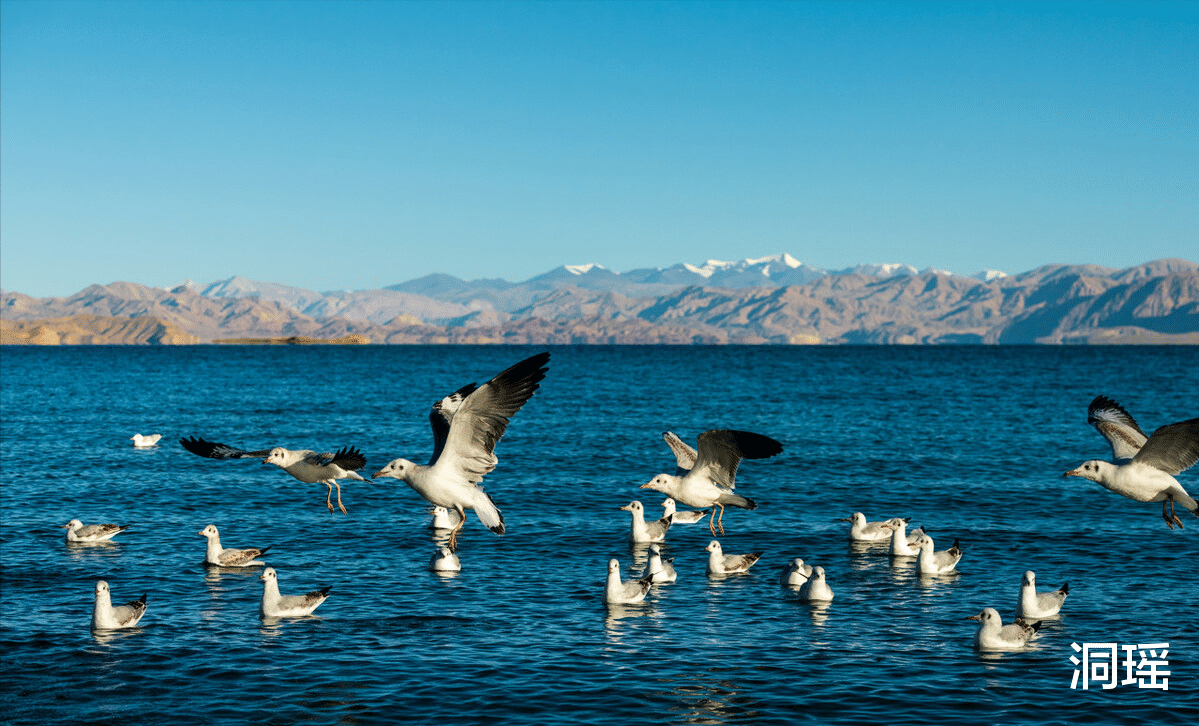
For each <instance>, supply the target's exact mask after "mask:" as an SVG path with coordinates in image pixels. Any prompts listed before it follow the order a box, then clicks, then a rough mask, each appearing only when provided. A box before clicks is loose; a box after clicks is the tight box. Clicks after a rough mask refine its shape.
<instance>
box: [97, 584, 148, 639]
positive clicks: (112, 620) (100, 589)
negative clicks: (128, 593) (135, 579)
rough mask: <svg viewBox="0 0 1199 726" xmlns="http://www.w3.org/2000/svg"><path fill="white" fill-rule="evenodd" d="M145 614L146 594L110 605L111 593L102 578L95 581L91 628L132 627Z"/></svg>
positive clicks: (115, 628)
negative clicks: (114, 605)
mask: <svg viewBox="0 0 1199 726" xmlns="http://www.w3.org/2000/svg"><path fill="white" fill-rule="evenodd" d="M145 614H146V596H145V595H142V596H141V598H140V599H137V600H130V601H129V602H127V603H125V604H124V605H118V606H116V607H115V608H114V607H113V606H112V594H111V593H110V592H109V590H108V583H107V582H105V581H104V580H98V581H97V582H96V606H95V607H94V608H93V609H92V630H119V629H121V628H132V627H134V626H135V625H137V623H138V621H139V620H141V619H142V616H143V615H145Z"/></svg>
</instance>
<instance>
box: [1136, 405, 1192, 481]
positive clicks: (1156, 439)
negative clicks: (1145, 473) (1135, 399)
mask: <svg viewBox="0 0 1199 726" xmlns="http://www.w3.org/2000/svg"><path fill="white" fill-rule="evenodd" d="M1132 460H1133V461H1137V462H1140V463H1142V464H1148V465H1149V466H1152V467H1154V468H1156V469H1161V470H1162V471H1164V472H1166V473H1167V474H1169V475H1170V476H1177V475H1178V474H1181V473H1182V472H1183V471H1186V470H1187V469H1189V468H1191V467H1192V466H1194V464H1195V462H1196V461H1199V418H1192V419H1188V420H1186V421H1179V422H1178V423H1173V424H1169V425H1167V426H1162V427H1161V428H1160V429H1158V430H1157V431H1154V432H1153V435H1152V436H1150V437H1149V440H1148V441H1146V442H1145V445H1144V446H1142V447H1141V450H1140V451H1138V452H1137V455H1136V456H1134V457H1133V458H1132Z"/></svg>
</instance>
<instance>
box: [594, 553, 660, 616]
mask: <svg viewBox="0 0 1199 726" xmlns="http://www.w3.org/2000/svg"><path fill="white" fill-rule="evenodd" d="M652 586H653V575H646V576H645V577H642V578H641V579H640V580H626V581H622V580H621V579H620V560H618V559H616V558H615V557H613V558H612V559H610V560H608V582H607V585H606V587H605V588H604V602H606V603H608V604H609V605H628V604H630V603H635V602H641V601H642V600H644V599H645V595H646V593H648V592H649V589H650V587H652Z"/></svg>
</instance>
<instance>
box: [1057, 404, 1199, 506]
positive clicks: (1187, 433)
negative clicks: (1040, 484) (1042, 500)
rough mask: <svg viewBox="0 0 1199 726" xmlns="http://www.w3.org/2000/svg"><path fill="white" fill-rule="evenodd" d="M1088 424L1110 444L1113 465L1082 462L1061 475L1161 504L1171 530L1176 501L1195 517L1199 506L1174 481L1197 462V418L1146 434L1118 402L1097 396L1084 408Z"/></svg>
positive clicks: (1136, 499) (1198, 454)
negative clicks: (1081, 479)
mask: <svg viewBox="0 0 1199 726" xmlns="http://www.w3.org/2000/svg"><path fill="white" fill-rule="evenodd" d="M1087 422H1088V423H1090V424H1091V425H1092V426H1094V427H1095V429H1096V430H1097V431H1098V432H1099V433H1101V434H1103V437H1104V438H1106V439H1107V441H1108V443H1109V444H1111V447H1112V461H1110V462H1107V461H1099V460H1096V459H1092V460H1090V461H1085V462H1083V463H1082V464H1081V465H1080V466H1078V467H1077V468H1075V469H1071V470H1070V471H1067V472H1066V473H1065V474H1063V476H1077V477H1082V478H1083V479H1089V480H1091V481H1093V482H1095V483H1097V484H1099V485H1100V486H1102V487H1103V488H1105V489H1107V490H1108V491H1111V492H1115V493H1116V494H1119V495H1121V496H1123V497H1128V498H1129V499H1132V500H1134V501H1138V502H1161V503H1162V518H1163V519H1165V520H1166V524H1167V525H1169V527H1170V529H1174V525H1176V524H1177V525H1178V526H1179V527H1180V528H1181V527H1182V520H1181V519H1179V518H1178V515H1177V514H1176V513H1175V511H1174V503H1175V502H1177V503H1178V504H1181V505H1182V506H1183V507H1184V508H1186V510H1187V511H1189V512H1190V513H1192V514H1194V515H1196V516H1199V502H1196V501H1195V499H1194V498H1192V497H1191V495H1189V494H1188V493H1187V491H1186V490H1185V489H1183V488H1182V485H1181V484H1179V483H1178V480H1177V479H1175V478H1174V477H1175V476H1177V475H1178V474H1181V473H1182V472H1183V471H1185V470H1187V469H1189V468H1190V467H1191V466H1193V465H1194V464H1195V462H1196V461H1199V418H1192V419H1188V420H1186V421H1179V422H1178V423H1173V424H1168V425H1166V426H1162V427H1160V428H1158V429H1157V430H1156V431H1154V432H1153V434H1152V435H1151V436H1146V435H1145V432H1143V431H1141V428H1140V427H1139V426H1137V422H1136V421H1135V420H1133V418H1132V416H1131V415H1129V413H1128V412H1127V411H1125V410H1124V408H1123V407H1122V406H1120V404H1118V403H1116V402H1115V401H1113V400H1111V399H1110V398H1107V397H1106V396H1097V397H1096V398H1095V400H1093V401H1091V405H1090V406H1089V407H1088V408H1087ZM1167 503H1169V505H1170V511H1169V513H1167V512H1166V505H1167Z"/></svg>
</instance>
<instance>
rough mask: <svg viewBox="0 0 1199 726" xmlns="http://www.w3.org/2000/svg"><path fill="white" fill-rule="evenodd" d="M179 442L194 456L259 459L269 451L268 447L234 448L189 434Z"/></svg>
mask: <svg viewBox="0 0 1199 726" xmlns="http://www.w3.org/2000/svg"><path fill="white" fill-rule="evenodd" d="M179 443H180V444H182V445H183V448H185V449H187V450H188V451H190V452H192V453H193V454H195V455H196V456H203V457H204V458H206V459H261V458H263V457H264V456H266V455H267V454H269V453H271V450H270V449H265V450H263V451H246V450H244V449H235V448H234V447H232V446H226V445H225V444H217V443H214V442H212V441H205V440H204V439H201V438H193V437H191V436H189V437H187V438H186V439H179Z"/></svg>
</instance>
